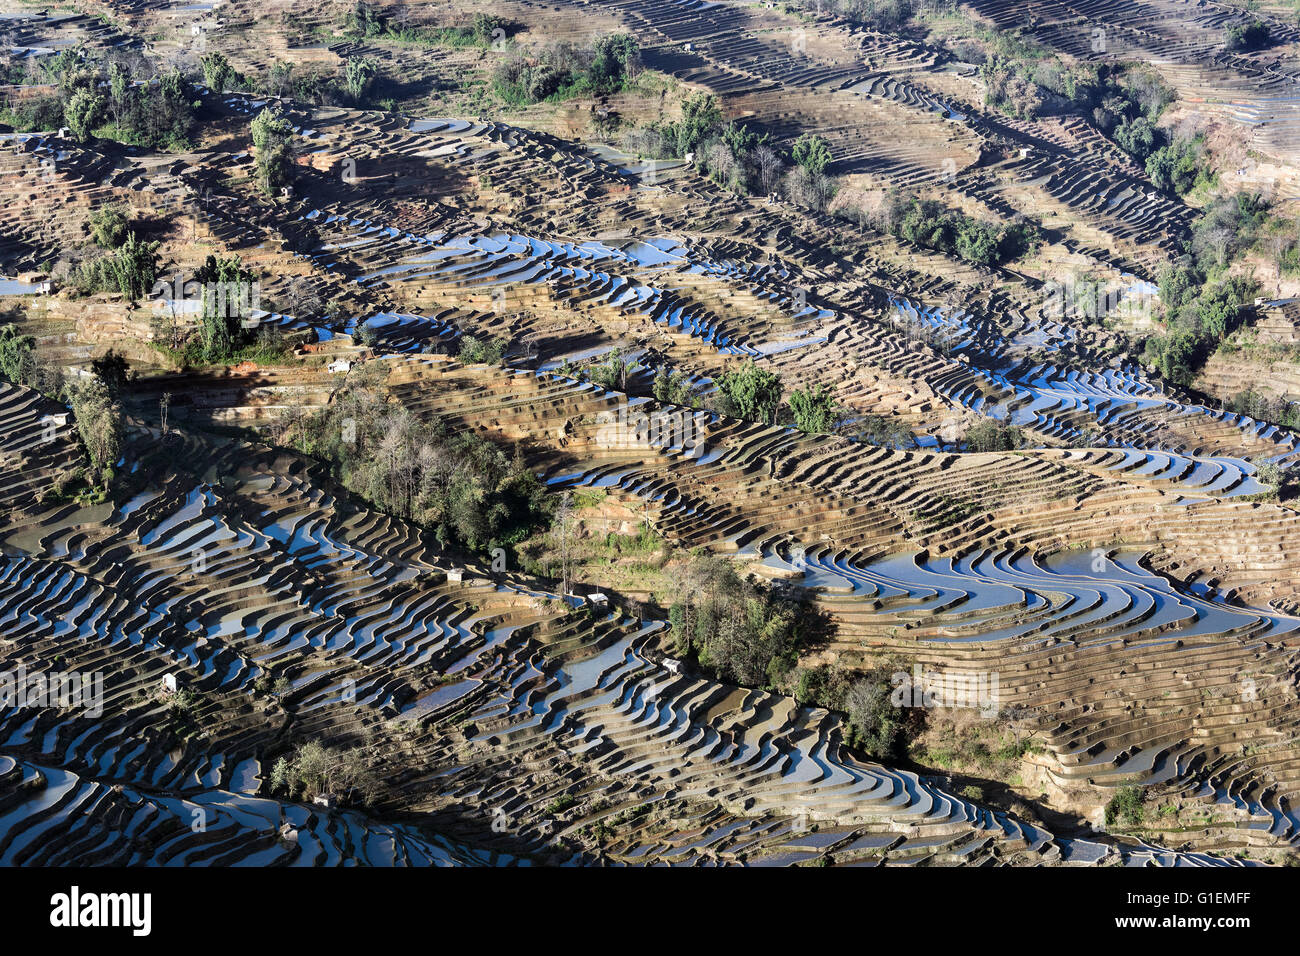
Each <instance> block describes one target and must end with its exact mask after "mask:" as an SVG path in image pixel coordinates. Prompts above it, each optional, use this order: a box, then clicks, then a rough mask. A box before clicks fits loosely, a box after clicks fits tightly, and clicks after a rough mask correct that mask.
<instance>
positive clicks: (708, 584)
mask: <svg viewBox="0 0 1300 956" xmlns="http://www.w3.org/2000/svg"><path fill="white" fill-rule="evenodd" d="M668 619H669V621H670V622H671V624H672V627H673V633H674V635H675V637H676V641H677V646H676V653H677V655H678V656H679V657H681V658H683V659H689V660H693V661H695V662H697V663H698V665H699V667H700V668H701V669H702V670H704V671H706V672H707V673H710V674H712V675H713V676H714V677H716V678H717V679H719V680H723V681H728V682H730V683H734V684H741V685H743V686H746V687H776V686H779V685H780V683H781V682H782V680H783V678H784V677H785V676H786V675H787V674H789V673H790V671H791V670H792V669H793V668H794V666H795V664H796V663H797V662H798V659H799V648H800V647H801V646H805V645H807V644H808V643H810V642H811V640H813V639H815V637H816V635H817V633H818V632H817V630H816V628H818V627H820V626H821V625H820V622H819V620H818V619H817V618H816V616H815V615H813V614H812V613H810V612H809V610H808V609H806V608H804V607H802V606H801V605H800V604H798V603H796V602H795V601H793V600H790V599H788V598H783V597H777V596H775V595H773V594H772V593H770V592H769V591H766V590H763V589H760V588H759V587H757V586H756V585H755V584H754V583H753V582H751V581H747V580H742V579H741V577H740V575H738V574H737V573H736V569H735V568H734V567H733V566H732V564H731V562H730V561H729V560H727V559H726V558H719V557H712V556H709V557H700V558H696V559H694V560H692V561H691V563H690V564H689V565H688V566H687V568H686V571H685V573H684V575H683V578H682V585H681V589H680V590H679V592H678V595H677V599H676V601H674V603H673V605H672V607H671V608H670V609H669V612H668Z"/></svg>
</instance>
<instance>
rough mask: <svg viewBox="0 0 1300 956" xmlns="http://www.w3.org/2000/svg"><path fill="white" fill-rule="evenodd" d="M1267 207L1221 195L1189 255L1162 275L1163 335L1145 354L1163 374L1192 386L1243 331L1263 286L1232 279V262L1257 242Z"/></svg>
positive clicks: (1257, 200)
mask: <svg viewBox="0 0 1300 956" xmlns="http://www.w3.org/2000/svg"><path fill="white" fill-rule="evenodd" d="M1268 210H1269V206H1268V203H1267V202H1265V201H1264V200H1263V199H1262V198H1261V197H1259V196H1257V195H1254V194H1250V193H1244V192H1242V193H1235V194H1232V195H1228V196H1220V197H1218V198H1216V199H1215V200H1214V201H1213V202H1212V203H1210V205H1208V206H1207V207H1206V208H1205V210H1204V212H1203V213H1202V215H1201V217H1200V218H1199V219H1198V220H1197V222H1196V224H1195V225H1194V226H1193V227H1192V236H1191V240H1190V241H1189V243H1188V245H1187V253H1186V254H1185V255H1183V256H1182V257H1181V258H1179V259H1178V260H1177V261H1176V262H1174V263H1171V264H1170V265H1167V266H1165V268H1164V269H1162V270H1161V272H1160V276H1159V279H1160V301H1161V303H1162V305H1163V306H1164V309H1165V331H1164V333H1163V334H1160V335H1155V336H1152V337H1150V338H1148V339H1147V340H1146V343H1145V344H1144V347H1143V350H1144V356H1145V360H1146V361H1147V363H1148V364H1150V365H1154V366H1155V367H1156V368H1158V369H1159V370H1160V373H1161V375H1163V376H1164V377H1165V378H1166V379H1168V380H1169V381H1171V382H1174V383H1176V384H1179V385H1187V384H1190V383H1191V381H1192V379H1193V378H1194V377H1195V375H1196V372H1197V371H1198V370H1199V369H1200V367H1201V366H1202V365H1203V364H1204V363H1205V360H1206V359H1207V358H1208V357H1209V356H1210V354H1211V353H1213V352H1214V350H1215V349H1216V348H1218V347H1219V345H1220V344H1221V343H1222V342H1223V341H1224V339H1226V338H1227V337H1228V336H1230V335H1231V334H1232V333H1233V332H1235V331H1236V330H1237V329H1238V328H1240V327H1241V325H1242V323H1243V322H1244V321H1245V319H1246V317H1247V316H1248V315H1249V313H1250V309H1251V306H1252V305H1253V301H1254V298H1255V296H1256V295H1257V294H1258V291H1259V283H1258V282H1257V281H1256V280H1255V278H1254V277H1253V276H1252V275H1228V274H1227V268H1228V266H1229V265H1230V264H1231V262H1232V261H1233V259H1234V258H1236V257H1237V256H1238V255H1240V254H1241V253H1242V252H1243V251H1244V250H1246V249H1247V248H1249V247H1250V246H1251V245H1252V244H1254V243H1255V242H1256V241H1257V239H1258V237H1259V235H1260V233H1261V230H1262V228H1263V227H1264V225H1265V224H1266V222H1267V221H1268Z"/></svg>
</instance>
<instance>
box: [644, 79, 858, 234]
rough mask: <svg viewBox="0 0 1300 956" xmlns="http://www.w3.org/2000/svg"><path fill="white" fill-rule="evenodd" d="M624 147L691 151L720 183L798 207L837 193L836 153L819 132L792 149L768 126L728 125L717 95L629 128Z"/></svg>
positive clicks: (673, 154) (668, 153) (650, 154)
mask: <svg viewBox="0 0 1300 956" xmlns="http://www.w3.org/2000/svg"><path fill="white" fill-rule="evenodd" d="M622 146H623V148H624V149H625V150H627V151H628V152H629V153H631V154H633V155H635V156H641V157H646V158H650V159H670V158H683V157H686V156H692V157H693V162H694V165H695V167H696V168H697V169H698V170H699V171H700V172H701V173H703V174H704V175H706V176H708V177H709V178H710V179H712V180H713V181H714V182H716V183H717V184H718V185H720V186H723V187H724V188H726V189H730V190H732V191H733V192H736V193H740V194H741V195H752V194H760V195H771V194H773V193H777V192H779V193H781V194H783V195H784V196H785V198H786V199H787V200H789V201H790V202H792V203H795V204H796V205H799V206H804V207H806V208H810V209H816V210H818V211H823V210H825V209H826V208H827V206H828V205H829V203H830V200H831V198H832V197H833V196H834V195H835V182H834V180H833V179H832V178H831V177H830V176H829V175H828V174H827V172H826V170H827V167H829V166H830V164H831V162H832V161H833V159H834V157H833V155H832V153H831V149H830V144H829V143H827V142H826V140H825V139H823V138H822V137H820V136H817V135H815V134H804V135H802V136H800V137H799V138H798V139H797V140H796V141H795V142H794V143H793V144H792V145H791V148H790V151H789V153H786V152H784V151H783V150H781V149H779V148H778V147H777V146H776V144H775V143H773V142H772V137H771V135H770V134H769V133H767V132H766V131H759V130H755V129H752V128H751V127H750V126H749V125H747V124H745V123H737V122H735V121H731V122H728V123H726V124H724V123H723V122H722V111H721V109H720V108H719V106H718V101H717V97H715V96H714V95H713V94H711V93H704V92H697V93H693V94H691V95H690V96H688V97H686V99H685V100H683V101H682V118H681V119H680V120H675V121H674V120H662V121H659V122H655V123H651V124H649V125H648V126H643V127H639V128H637V129H632V130H629V131H628V132H626V133H625V134H624V135H623V138H622Z"/></svg>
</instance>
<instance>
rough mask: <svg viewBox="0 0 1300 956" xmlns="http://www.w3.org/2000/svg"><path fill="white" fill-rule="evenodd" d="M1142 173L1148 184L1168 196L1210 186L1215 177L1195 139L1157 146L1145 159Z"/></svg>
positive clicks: (1199, 139) (1197, 138)
mask: <svg viewBox="0 0 1300 956" xmlns="http://www.w3.org/2000/svg"><path fill="white" fill-rule="evenodd" d="M1146 170H1147V176H1148V177H1149V178H1150V179H1151V183H1152V185H1154V186H1155V187H1156V188H1157V189H1159V190H1160V191H1161V192H1164V193H1168V194H1170V195H1172V196H1185V195H1186V194H1187V193H1189V192H1191V191H1192V190H1193V189H1197V188H1200V187H1202V186H1209V185H1212V184H1213V183H1214V181H1215V178H1216V177H1215V174H1214V171H1213V170H1212V169H1210V166H1209V158H1208V156H1207V155H1206V152H1205V144H1204V140H1203V139H1202V138H1201V137H1199V136H1194V137H1184V138H1176V139H1174V140H1173V141H1172V142H1169V143H1166V144H1164V145H1163V146H1159V147H1158V148H1156V149H1155V150H1154V151H1153V152H1152V153H1151V154H1150V155H1149V156H1147V158H1146Z"/></svg>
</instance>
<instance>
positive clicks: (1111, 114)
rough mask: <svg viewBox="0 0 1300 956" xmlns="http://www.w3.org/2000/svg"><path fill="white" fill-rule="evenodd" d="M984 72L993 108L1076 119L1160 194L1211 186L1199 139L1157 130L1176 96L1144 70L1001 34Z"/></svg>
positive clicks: (1031, 115) (1016, 113) (1021, 114)
mask: <svg viewBox="0 0 1300 956" xmlns="http://www.w3.org/2000/svg"><path fill="white" fill-rule="evenodd" d="M990 45H991V49H992V52H991V53H990V54H989V55H988V58H987V59H986V60H985V62H984V63H983V65H982V66H981V71H982V73H983V75H984V80H985V84H986V97H985V98H986V102H987V103H988V105H990V106H995V107H997V108H999V109H1001V110H1002V111H1003V112H1006V113H1009V114H1011V115H1014V116H1018V117H1021V118H1023V119H1033V118H1035V117H1036V116H1038V115H1039V114H1040V113H1046V112H1055V113H1077V114H1079V115H1080V116H1083V117H1085V118H1087V119H1089V120H1091V121H1092V123H1093V125H1094V126H1096V127H1097V129H1098V130H1100V131H1101V132H1102V133H1104V134H1105V135H1107V136H1109V137H1110V138H1111V139H1112V140H1114V142H1115V144H1116V145H1117V146H1119V147H1120V149H1122V150H1124V151H1125V152H1126V153H1128V154H1129V155H1130V156H1132V157H1133V158H1134V159H1135V160H1137V162H1138V163H1139V164H1142V165H1143V166H1144V167H1145V168H1146V173H1147V176H1148V177H1150V179H1151V181H1152V183H1154V184H1155V186H1156V188H1158V189H1160V190H1161V191H1163V192H1166V193H1169V194H1171V195H1175V196H1182V195H1185V194H1186V193H1188V192H1190V191H1191V190H1193V189H1195V188H1197V187H1198V186H1202V185H1206V184H1209V183H1212V182H1213V180H1214V174H1213V172H1212V171H1211V170H1210V169H1209V167H1208V161H1207V157H1206V153H1205V149H1204V145H1203V143H1202V140H1201V139H1200V138H1199V137H1177V136H1175V137H1170V136H1169V135H1167V134H1166V133H1165V132H1164V130H1162V129H1160V128H1159V127H1157V125H1156V123H1157V121H1158V120H1159V118H1160V115H1161V113H1163V112H1164V110H1165V108H1166V107H1167V106H1168V105H1169V104H1170V103H1171V102H1172V101H1173V99H1174V92H1173V90H1171V89H1170V88H1169V87H1168V86H1167V85H1166V84H1165V82H1164V81H1163V80H1162V79H1161V78H1160V76H1159V74H1158V73H1156V71H1155V70H1153V69H1151V68H1150V67H1147V66H1142V65H1122V64H1104V63H1103V64H1094V63H1082V64H1078V65H1076V66H1073V67H1068V68H1067V67H1066V66H1064V65H1063V64H1062V63H1061V62H1060V60H1059V59H1057V58H1056V57H1054V56H1051V55H1049V54H1048V53H1047V52H1046V51H1044V50H1043V49H1042V48H1040V47H1038V46H1036V45H1033V44H1031V43H1029V42H1027V41H1025V40H1024V39H1023V38H1021V37H1019V36H1015V35H1012V34H1008V33H999V34H997V35H996V36H995V37H994V39H993V40H992V41H991V44H990Z"/></svg>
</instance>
